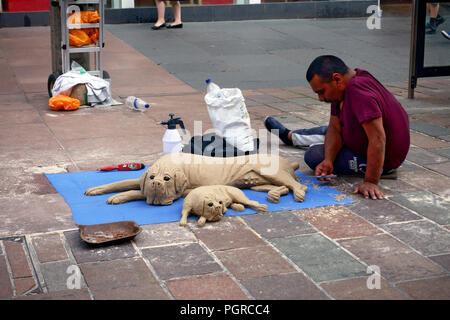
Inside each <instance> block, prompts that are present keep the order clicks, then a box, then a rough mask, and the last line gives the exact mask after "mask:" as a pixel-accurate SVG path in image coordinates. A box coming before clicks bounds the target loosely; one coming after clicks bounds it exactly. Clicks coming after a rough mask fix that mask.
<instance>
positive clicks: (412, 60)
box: [408, 0, 419, 99]
mask: <svg viewBox="0 0 450 320" xmlns="http://www.w3.org/2000/svg"><path fill="white" fill-rule="evenodd" d="M411 11H412V12H411V42H410V52H409V78H408V99H414V88H415V87H416V85H417V75H416V53H417V23H418V14H419V0H414V1H413V3H412V5H411Z"/></svg>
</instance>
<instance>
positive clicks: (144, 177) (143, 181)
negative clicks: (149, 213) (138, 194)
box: [139, 170, 148, 192]
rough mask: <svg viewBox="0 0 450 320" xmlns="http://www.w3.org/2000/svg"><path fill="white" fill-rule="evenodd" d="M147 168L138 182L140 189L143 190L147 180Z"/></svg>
mask: <svg viewBox="0 0 450 320" xmlns="http://www.w3.org/2000/svg"><path fill="white" fill-rule="evenodd" d="M147 175H148V170H147V171H145V173H144V174H143V175H142V177H141V180H140V181H139V184H140V186H141V191H142V192H144V188H145V181H146V180H147Z"/></svg>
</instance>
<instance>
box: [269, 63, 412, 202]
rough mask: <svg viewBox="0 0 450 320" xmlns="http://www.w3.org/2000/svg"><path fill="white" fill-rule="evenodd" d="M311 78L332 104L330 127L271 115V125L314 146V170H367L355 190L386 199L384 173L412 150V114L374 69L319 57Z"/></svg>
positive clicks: (308, 156) (284, 136) (308, 157)
mask: <svg viewBox="0 0 450 320" xmlns="http://www.w3.org/2000/svg"><path fill="white" fill-rule="evenodd" d="M306 79H307V80H308V82H309V84H310V86H311V88H312V89H313V91H314V92H315V93H317V95H318V97H319V100H320V101H325V102H330V103H331V115H330V121H329V124H328V126H323V127H316V128H312V129H299V130H294V131H291V130H289V129H287V128H286V127H284V126H283V125H282V124H281V123H279V122H278V121H277V120H275V119H274V118H272V117H267V118H266V119H265V121H264V124H265V126H266V128H267V129H268V130H269V131H271V132H272V133H274V134H276V135H278V136H279V137H280V139H281V140H282V141H283V142H284V143H285V144H287V145H294V146H298V147H308V146H309V149H308V150H307V151H306V153H305V162H306V164H308V166H309V167H310V168H311V169H313V170H314V171H315V175H317V176H327V175H330V174H332V173H341V174H355V173H356V174H363V175H364V182H363V183H362V184H359V185H358V186H356V187H355V189H354V193H361V194H362V195H363V196H364V197H365V198H369V197H370V198H372V199H374V200H375V199H382V198H383V196H384V195H383V192H382V191H381V190H380V188H379V187H378V182H379V180H380V177H381V176H382V175H387V174H392V172H393V171H394V170H395V169H396V168H398V167H399V166H400V165H401V164H402V163H403V161H404V160H405V158H406V155H407V153H408V150H409V145H410V136H409V120H408V115H407V113H406V112H405V110H404V109H403V107H402V106H401V104H400V103H399V102H398V101H397V100H396V99H395V97H394V96H393V95H392V93H390V92H389V91H388V90H387V89H386V88H385V87H384V86H383V85H382V84H381V83H380V82H378V80H376V79H375V78H374V77H373V76H372V75H371V74H370V73H369V72H367V71H365V70H361V69H355V70H352V69H350V68H348V67H347V66H346V65H345V63H344V62H343V61H342V60H341V59H339V58H338V57H335V56H320V57H317V58H316V59H315V60H314V61H313V62H312V63H311V65H310V66H309V68H308V71H307V73H306ZM327 180H329V178H327Z"/></svg>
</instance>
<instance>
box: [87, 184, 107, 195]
mask: <svg viewBox="0 0 450 320" xmlns="http://www.w3.org/2000/svg"><path fill="white" fill-rule="evenodd" d="M105 193H106V190H105V188H104V187H102V186H98V187H93V188H89V189H87V190H86V191H85V192H84V194H85V195H87V196H98V195H100V194H105Z"/></svg>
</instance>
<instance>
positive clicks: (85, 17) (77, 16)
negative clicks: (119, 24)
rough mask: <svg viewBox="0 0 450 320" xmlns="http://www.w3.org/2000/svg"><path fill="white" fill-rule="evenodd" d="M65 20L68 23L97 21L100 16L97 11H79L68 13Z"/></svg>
mask: <svg viewBox="0 0 450 320" xmlns="http://www.w3.org/2000/svg"><path fill="white" fill-rule="evenodd" d="M67 20H68V22H69V23H70V24H78V23H98V22H99V21H100V16H99V15H98V11H79V12H75V13H71V14H69V17H68V19H67Z"/></svg>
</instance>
